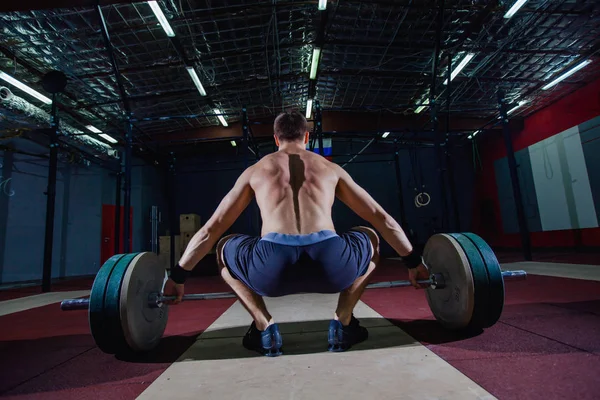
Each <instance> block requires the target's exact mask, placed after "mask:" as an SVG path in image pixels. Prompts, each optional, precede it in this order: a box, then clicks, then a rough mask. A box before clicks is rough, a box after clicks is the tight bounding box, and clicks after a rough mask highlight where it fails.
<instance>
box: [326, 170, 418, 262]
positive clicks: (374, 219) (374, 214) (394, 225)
mask: <svg viewBox="0 0 600 400" xmlns="http://www.w3.org/2000/svg"><path fill="white" fill-rule="evenodd" d="M333 165H334V168H335V169H336V172H337V173H338V176H339V182H338V185H337V188H336V196H337V198H338V199H340V200H341V201H342V202H343V203H344V204H346V205H347V206H348V207H350V209H351V210H352V211H354V212H355V213H356V214H357V215H358V216H359V217H361V218H362V219H364V220H365V221H367V222H369V223H370V224H371V225H373V227H374V228H375V229H376V230H377V231H378V232H379V233H380V234H381V236H382V237H383V239H384V240H385V241H386V242H388V243H389V244H390V246H392V248H393V249H394V250H396V252H397V253H398V254H399V255H400V256H406V255H408V254H410V253H411V252H412V250H413V247H412V245H411V244H410V241H409V240H408V237H406V234H405V233H404V230H402V228H401V227H400V224H399V223H398V222H396V220H395V219H394V218H392V216H391V215H389V214H388V213H387V212H386V211H385V210H384V209H383V207H381V206H380V205H379V204H378V203H377V202H376V201H375V199H373V197H371V195H370V194H369V193H368V192H367V191H366V190H365V189H363V188H362V187H360V186H359V185H358V184H357V183H356V182H354V180H353V179H352V177H351V176H350V174H348V173H347V172H346V171H345V170H344V169H343V168H342V167H340V166H339V165H336V164H333Z"/></svg>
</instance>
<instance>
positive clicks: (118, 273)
mask: <svg viewBox="0 0 600 400" xmlns="http://www.w3.org/2000/svg"><path fill="white" fill-rule="evenodd" d="M138 254H139V253H130V254H126V255H125V256H124V257H123V258H122V259H121V260H120V261H119V262H118V263H117V265H115V267H114V269H113V272H112V274H111V275H110V278H109V279H108V282H107V284H106V295H105V296H104V316H105V327H104V329H105V331H106V333H107V334H108V335H109V336H110V338H111V343H110V345H111V352H113V353H118V352H120V351H122V350H125V349H126V348H127V346H126V342H125V338H124V337H123V331H122V330H121V317H120V314H119V297H120V294H121V284H122V282H123V276H124V275H125V272H126V271H127V268H128V267H129V265H130V263H131V262H132V261H133V260H134V259H135V257H137V255H138Z"/></svg>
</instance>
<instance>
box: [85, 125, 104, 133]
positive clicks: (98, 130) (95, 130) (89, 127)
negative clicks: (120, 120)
mask: <svg viewBox="0 0 600 400" xmlns="http://www.w3.org/2000/svg"><path fill="white" fill-rule="evenodd" d="M85 128H86V129H87V130H88V131H90V132H93V133H102V131H101V130H100V129H98V128H96V127H95V126H93V125H86V126H85Z"/></svg>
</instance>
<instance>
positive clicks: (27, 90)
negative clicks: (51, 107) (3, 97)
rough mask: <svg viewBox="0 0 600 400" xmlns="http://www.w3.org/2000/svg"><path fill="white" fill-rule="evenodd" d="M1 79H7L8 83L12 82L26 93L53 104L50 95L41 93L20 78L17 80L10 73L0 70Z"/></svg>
mask: <svg viewBox="0 0 600 400" xmlns="http://www.w3.org/2000/svg"><path fill="white" fill-rule="evenodd" d="M0 79H2V80H4V81H6V82H8V83H10V84H11V85H13V86H15V87H18V88H19V89H21V90H22V91H24V92H25V93H28V94H30V95H31V96H33V97H35V98H36V99H38V100H40V101H41V102H43V103H46V104H52V100H50V99H49V98H48V97H46V96H44V95H43V94H41V93H40V92H38V91H37V90H33V89H32V88H30V87H29V86H27V85H25V84H24V83H22V82H19V81H18V80H16V79H15V78H13V77H12V76H10V75H8V74H6V73H4V72H2V71H0Z"/></svg>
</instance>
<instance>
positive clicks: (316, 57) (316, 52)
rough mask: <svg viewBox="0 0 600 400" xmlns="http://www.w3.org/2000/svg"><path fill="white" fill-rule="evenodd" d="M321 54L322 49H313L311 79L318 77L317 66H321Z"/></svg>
mask: <svg viewBox="0 0 600 400" xmlns="http://www.w3.org/2000/svg"><path fill="white" fill-rule="evenodd" d="M320 55H321V49H320V48H318V47H315V48H314V49H313V54H312V61H311V65H310V76H309V77H310V79H315V78H316V77H317V68H318V67H319V56H320Z"/></svg>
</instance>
